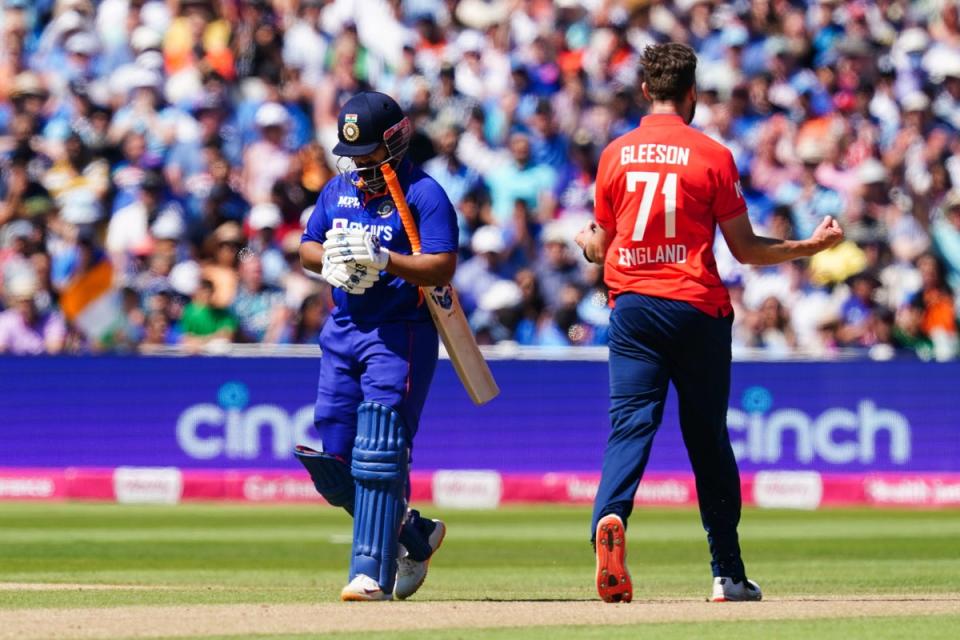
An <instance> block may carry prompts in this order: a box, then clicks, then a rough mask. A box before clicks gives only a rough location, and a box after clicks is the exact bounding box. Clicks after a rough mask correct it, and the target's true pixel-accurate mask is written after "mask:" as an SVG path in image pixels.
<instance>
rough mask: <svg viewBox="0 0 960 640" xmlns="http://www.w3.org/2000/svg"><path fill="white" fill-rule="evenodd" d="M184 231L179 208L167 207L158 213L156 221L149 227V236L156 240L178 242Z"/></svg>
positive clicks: (184, 227)
mask: <svg viewBox="0 0 960 640" xmlns="http://www.w3.org/2000/svg"><path fill="white" fill-rule="evenodd" d="M186 230H187V227H186V225H185V224H184V223H183V216H182V215H181V214H180V207H179V206H177V205H168V206H166V207H164V208H163V210H161V211H160V213H159V214H158V215H157V219H156V220H154V222H153V224H152V225H151V226H150V235H152V236H153V237H154V238H156V239H157V240H179V239H180V238H182V237H183V234H184V233H185V232H186Z"/></svg>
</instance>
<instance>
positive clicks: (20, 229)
mask: <svg viewBox="0 0 960 640" xmlns="http://www.w3.org/2000/svg"><path fill="white" fill-rule="evenodd" d="M31 235H33V225H32V224H30V223H29V222H27V221H26V220H12V221H10V222H8V223H7V224H4V225H0V238H2V241H0V247H7V246H9V245H10V244H12V243H13V241H14V240H16V239H17V238H29V237H30V236H31Z"/></svg>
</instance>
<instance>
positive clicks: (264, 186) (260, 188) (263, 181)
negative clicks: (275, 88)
mask: <svg viewBox="0 0 960 640" xmlns="http://www.w3.org/2000/svg"><path fill="white" fill-rule="evenodd" d="M255 122H256V125H257V128H258V129H259V130H260V135H261V136H262V137H261V139H260V140H259V141H257V142H254V143H253V144H251V145H250V146H249V147H247V149H246V151H244V154H243V176H242V178H241V180H242V183H243V196H244V197H245V198H246V199H247V202H250V203H251V204H260V203H263V202H269V201H270V196H271V193H272V191H273V185H274V184H276V183H277V182H278V181H279V180H281V179H282V178H283V177H284V176H286V175H287V173H288V172H289V171H290V163H291V162H292V157H291V155H290V152H289V151H288V150H287V148H286V143H285V142H284V139H285V138H286V135H287V127H288V125H289V123H290V117H289V115H288V114H287V111H286V109H284V108H283V107H282V106H281V105H279V104H277V103H276V102H268V103H266V104H264V105H263V106H261V107H260V108H259V109H257V115H256V119H255Z"/></svg>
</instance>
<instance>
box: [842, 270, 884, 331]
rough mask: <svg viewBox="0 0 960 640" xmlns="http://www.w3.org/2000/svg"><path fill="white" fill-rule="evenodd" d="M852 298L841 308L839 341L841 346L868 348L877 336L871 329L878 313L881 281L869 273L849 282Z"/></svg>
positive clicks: (861, 274)
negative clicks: (877, 299)
mask: <svg viewBox="0 0 960 640" xmlns="http://www.w3.org/2000/svg"><path fill="white" fill-rule="evenodd" d="M847 286H848V287H850V297H849V298H847V301H846V302H844V303H843V306H842V307H841V308H840V320H841V326H840V329H839V331H838V334H837V336H838V339H839V341H840V343H841V344H844V345H850V346H865V347H868V346H870V345H872V344H874V340H875V336H873V335H872V334H871V333H870V331H869V329H870V325H871V319H872V317H873V315H874V314H875V313H876V311H877V302H876V299H875V296H876V292H877V289H878V288H879V287H880V280H878V279H877V277H876V276H875V275H873V274H872V273H869V272H866V271H864V272H861V273H858V274H856V275H854V276H852V277H850V278H849V279H848V280H847Z"/></svg>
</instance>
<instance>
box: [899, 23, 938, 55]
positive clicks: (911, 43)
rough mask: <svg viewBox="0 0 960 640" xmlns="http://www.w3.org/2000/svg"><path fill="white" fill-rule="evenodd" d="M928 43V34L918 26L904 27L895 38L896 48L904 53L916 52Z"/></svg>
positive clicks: (924, 47)
mask: <svg viewBox="0 0 960 640" xmlns="http://www.w3.org/2000/svg"><path fill="white" fill-rule="evenodd" d="M929 44H930V36H928V35H927V32H926V31H925V30H924V29H921V28H920V27H912V28H910V29H905V30H904V31H903V33H901V34H900V37H899V38H897V44H896V46H897V48H898V49H900V51H902V52H904V53H918V52H920V51H923V50H924V49H926V48H927V45H929Z"/></svg>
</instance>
